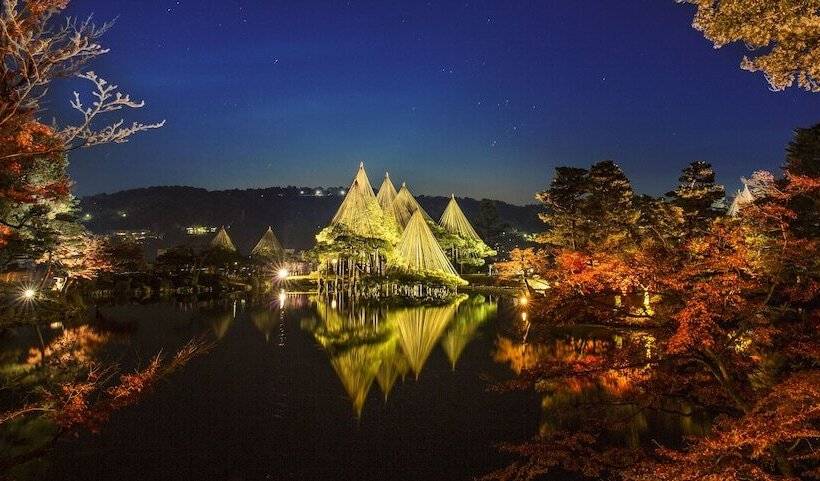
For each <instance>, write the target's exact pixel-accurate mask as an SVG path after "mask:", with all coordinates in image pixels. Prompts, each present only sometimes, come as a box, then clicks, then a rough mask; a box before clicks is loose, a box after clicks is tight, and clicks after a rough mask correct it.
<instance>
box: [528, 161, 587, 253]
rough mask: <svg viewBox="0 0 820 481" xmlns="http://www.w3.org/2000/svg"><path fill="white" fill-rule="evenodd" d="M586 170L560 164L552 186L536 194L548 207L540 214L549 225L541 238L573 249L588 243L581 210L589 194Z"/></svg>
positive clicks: (545, 241)
mask: <svg viewBox="0 0 820 481" xmlns="http://www.w3.org/2000/svg"><path fill="white" fill-rule="evenodd" d="M587 174H588V172H587V170H586V169H579V168H576V167H558V168H556V169H555V176H554V177H553V179H552V182H550V187H549V189H547V190H545V191H543V192H540V193H538V194H536V196H535V198H536V199H538V200H539V201H540V202H541V203H543V204H544V206H545V207H546V211H545V212H542V213H540V214H538V217H539V218H540V219H541V220H542V221H544V223H545V224H547V231H546V232H545V233H544V234H542V235H541V238H540V239H539V240H540V241H542V242H544V243H547V244H551V245H555V246H561V247H569V248H571V249H580V248H582V247H584V246H585V245H586V233H585V229H586V226H585V225H584V221H583V217H582V209H583V208H584V205H585V202H586V200H587V197H588V195H589V178H588V176H587Z"/></svg>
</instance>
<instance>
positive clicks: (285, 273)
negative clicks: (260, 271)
mask: <svg viewBox="0 0 820 481" xmlns="http://www.w3.org/2000/svg"><path fill="white" fill-rule="evenodd" d="M289 275H290V272H289V271H288V270H287V269H285V268H284V267H283V268H282V269H279V270H278V271H277V272H276V277H277V278H279V279H286V278H287V277H288V276H289Z"/></svg>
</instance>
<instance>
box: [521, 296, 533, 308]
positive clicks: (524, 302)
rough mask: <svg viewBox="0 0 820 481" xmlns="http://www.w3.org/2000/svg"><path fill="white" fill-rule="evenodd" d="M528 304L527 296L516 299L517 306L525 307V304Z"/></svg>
mask: <svg viewBox="0 0 820 481" xmlns="http://www.w3.org/2000/svg"><path fill="white" fill-rule="evenodd" d="M529 302H530V300H529V298H527V296H521V298H519V299H518V304H519V305H521V306H526V305H527V304H529Z"/></svg>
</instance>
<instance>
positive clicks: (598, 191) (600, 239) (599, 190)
mask: <svg viewBox="0 0 820 481" xmlns="http://www.w3.org/2000/svg"><path fill="white" fill-rule="evenodd" d="M588 178H589V184H588V185H589V196H588V197H587V198H586V201H585V202H584V206H583V214H584V216H585V217H587V224H586V225H587V226H588V228H589V240H590V242H592V243H594V244H598V245H604V246H611V247H617V246H623V245H624V244H625V243H628V242H629V241H631V240H633V239H632V237H633V231H634V229H635V224H636V222H637V221H638V218H639V217H640V212H639V211H638V209H637V208H635V205H634V197H635V193H634V192H633V191H632V184H631V183H630V182H629V179H628V178H627V177H626V175H625V174H624V172H623V171H622V170H621V168H620V167H618V165H617V164H615V163H614V162H613V161H611V160H604V161H602V162H598V163H596V164H593V165H592V167H590V169H589V175H588Z"/></svg>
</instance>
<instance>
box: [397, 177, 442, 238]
mask: <svg viewBox="0 0 820 481" xmlns="http://www.w3.org/2000/svg"><path fill="white" fill-rule="evenodd" d="M390 207H391V209H392V211H393V215H394V216H395V217H396V221H397V222H398V223H399V227H400V228H401V229H405V228H406V227H407V224H409V223H410V219H411V218H412V217H413V214H415V213H416V212H417V211H418V212H421V214H422V216H423V217H424V220H432V219H431V218H430V216H429V215H428V214H427V212H425V211H424V209H423V208H422V207H421V205H419V203H418V201H417V200H416V198H415V197H413V194H411V193H410V189H408V188H407V184H405V183H402V184H401V189H399V193H398V194H396V198H395V199H393V202H392V203H391V204H390Z"/></svg>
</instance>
